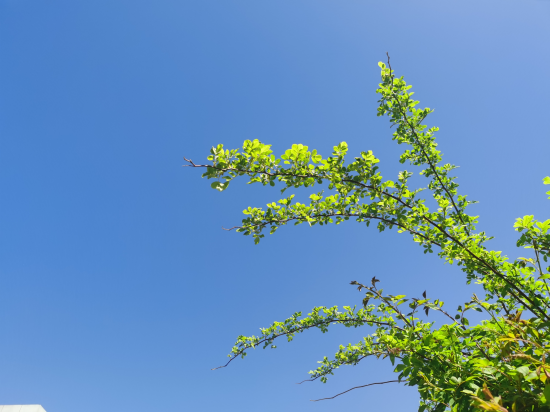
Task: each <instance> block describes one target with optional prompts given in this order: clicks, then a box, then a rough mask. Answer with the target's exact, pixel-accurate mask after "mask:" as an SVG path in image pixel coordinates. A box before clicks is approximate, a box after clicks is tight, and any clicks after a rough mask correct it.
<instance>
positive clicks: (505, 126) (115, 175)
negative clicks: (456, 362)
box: [0, 0, 550, 411]
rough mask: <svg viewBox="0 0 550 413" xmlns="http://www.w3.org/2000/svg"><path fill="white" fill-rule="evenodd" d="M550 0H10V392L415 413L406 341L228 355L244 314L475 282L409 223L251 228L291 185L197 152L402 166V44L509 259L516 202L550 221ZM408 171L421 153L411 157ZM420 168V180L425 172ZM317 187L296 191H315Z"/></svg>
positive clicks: (4, 117) (4, 190)
mask: <svg viewBox="0 0 550 413" xmlns="http://www.w3.org/2000/svg"><path fill="white" fill-rule="evenodd" d="M549 21H550V1H548V0H539V1H531V0H523V1H508V0H492V1H489V0H487V1H467V0H463V1H436V0H430V1H428V0H426V1H404V0H401V1H394V0H391V1H385V2H382V1H368V0H361V1H357V0H346V1H326V0H299V1H296V0H295V1H289V0H286V1H285V0H280V1H254V0H248V1H237V0H219V1H214V0H196V1H190V0H189V1H183V0H180V1H169V0H163V1H138V0H131V1H130V0H128V1H120V0H94V1H74V0H68V1H59V0H50V1H47V2H45V1H26V0H0V75H1V82H0V137H1V138H0V139H1V140H0V194H1V196H0V280H1V282H0V295H1V299H0V354H1V356H0V404H34V403H36V404H42V405H43V406H44V408H45V409H46V410H50V411H55V410H57V411H63V410H69V411H125V410H126V411H127V410H131V411H147V410H157V411H178V410H195V411H208V410H225V411H251V410H270V411H272V410H279V411H311V410H316V411H333V410H338V411H357V410H376V411H385V410H416V408H417V405H418V404H417V403H418V401H417V400H418V397H417V392H416V390H415V389H414V388H409V387H403V386H402V385H400V384H388V385H385V386H375V387H368V388H364V389H358V390H355V391H353V392H350V393H348V394H346V395H344V396H340V397H338V398H336V399H334V400H329V401H323V402H317V403H313V402H311V401H310V399H316V398H320V397H327V396H332V395H334V394H336V393H339V392H341V391H344V390H346V389H348V388H350V387H353V386H358V385H362V384H367V383H370V382H374V381H383V380H391V379H393V378H395V375H394V374H393V373H392V368H391V365H390V363H389V362H388V361H387V360H384V361H382V360H370V359H367V360H365V361H364V362H362V363H361V364H360V365H358V366H356V367H344V368H341V369H340V370H339V371H337V372H336V374H335V376H333V377H330V378H329V380H328V383H327V384H322V383H318V382H314V383H304V384H302V385H296V384H295V383H296V382H298V381H301V380H304V379H306V378H308V374H307V372H308V371H309V370H310V369H314V368H316V366H317V364H316V362H317V360H321V359H322V358H323V356H325V355H326V356H329V357H331V356H332V355H333V354H334V353H335V352H336V351H337V349H338V345H339V344H347V343H348V342H358V341H359V340H360V339H361V337H363V336H364V335H366V334H367V333H368V331H369V330H368V328H366V329H356V330H346V329H345V328H343V327H338V326H335V327H334V328H332V329H331V331H329V333H328V334H324V335H323V334H321V333H320V332H319V331H311V332H308V333H307V334H302V335H299V336H297V337H296V339H295V341H294V342H292V343H290V344H288V343H286V341H284V340H283V341H281V342H280V343H278V345H279V346H278V348H277V349H276V350H265V351H263V350H259V349H258V350H255V351H250V352H249V356H248V357H247V358H246V359H244V360H236V361H235V362H233V363H232V364H231V365H230V367H228V368H226V369H221V370H217V371H211V370H210V369H211V368H212V367H216V366H219V365H220V364H223V363H225V361H226V360H227V358H226V355H227V354H228V352H229V350H230V349H231V346H232V345H233V343H234V340H235V339H236V337H237V336H238V335H240V334H246V335H251V334H258V333H259V330H258V328H260V327H266V326H268V325H269V324H270V323H271V322H273V321H275V320H278V321H281V320H283V319H284V318H286V317H288V316H290V315H291V314H292V313H293V312H295V311H303V312H304V313H307V312H308V310H310V309H311V308H312V307H314V306H317V305H327V306H332V305H356V304H357V305H360V303H361V299H362V295H361V294H360V293H358V292H357V291H356V290H355V289H353V288H352V287H351V286H349V282H350V281H351V280H354V279H356V280H359V281H363V282H365V281H366V280H369V279H370V277H372V276H373V275H376V277H377V278H379V279H380V280H381V283H380V286H382V287H383V288H384V289H385V291H387V292H389V293H393V294H407V295H413V296H414V295H418V294H421V292H422V291H423V290H424V289H427V290H428V296H430V297H432V298H440V299H443V300H444V301H445V302H446V303H447V304H446V305H447V306H448V308H449V309H450V311H452V310H454V309H455V308H456V306H457V305H458V304H461V303H463V302H465V301H468V300H469V297H470V296H471V293H472V292H473V291H474V290H475V287H474V286H468V285H466V283H465V278H464V277H463V275H462V273H461V272H460V270H459V269H458V268H453V267H450V266H448V265H444V264H443V262H442V261H441V260H439V259H438V257H437V256H436V255H435V254H431V255H424V254H423V253H422V249H421V248H419V247H417V246H416V245H414V243H413V242H412V239H411V237H410V236H409V235H406V234H397V233H396V232H394V231H390V232H385V233H382V234H379V233H378V232H377V230H376V229H374V228H369V229H367V228H366V227H365V226H364V225H360V224H356V223H353V222H347V223H345V224H343V225H340V226H337V227H336V226H333V227H314V228H309V227H307V226H298V227H294V226H288V227H283V228H281V229H280V230H279V231H278V232H277V234H275V235H274V236H266V238H264V239H263V241H262V242H261V243H260V244H259V245H257V246H255V245H254V243H253V240H252V239H251V238H248V237H244V236H243V235H241V234H237V233H234V232H225V231H223V230H222V229H221V227H222V226H225V227H228V226H233V225H238V224H239V223H240V220H241V218H242V213H241V211H242V210H243V209H244V208H246V207H248V206H265V204H266V203H267V202H271V201H276V200H278V199H280V193H279V191H278V189H277V188H270V187H262V186H257V185H256V186H255V185H245V182H244V181H234V182H232V183H231V185H230V186H229V189H228V190H227V191H226V192H223V193H218V192H217V191H215V190H212V189H211V188H210V185H209V184H210V182H208V181H205V180H203V179H201V178H200V174H201V171H198V170H192V169H189V168H185V169H184V168H182V167H181V165H182V164H183V163H184V162H183V159H182V158H183V156H186V157H189V158H192V159H193V160H194V161H197V162H199V161H201V162H202V161H205V158H206V156H207V155H208V151H209V148H210V147H211V146H212V145H216V144H218V143H224V144H225V145H226V146H227V147H232V148H237V147H239V146H240V145H242V142H243V140H245V139H260V140H262V141H263V142H265V143H271V144H273V149H274V151H275V153H277V154H281V153H282V152H284V150H285V149H287V148H288V147H290V145H292V144H293V143H302V144H304V145H308V146H310V147H311V148H316V149H318V150H319V151H320V152H321V153H322V154H324V155H325V156H326V155H328V153H329V152H330V151H331V149H332V146H333V145H335V144H337V143H338V142H340V141H347V142H348V144H349V146H350V152H349V153H350V156H351V157H353V156H355V155H357V154H358V153H359V152H360V151H362V150H373V151H374V154H375V155H376V156H377V157H378V158H380V159H381V163H380V166H381V169H382V173H383V175H384V176H385V177H386V178H388V179H394V178H395V176H396V174H397V172H398V171H399V170H401V169H403V165H400V164H399V163H398V161H397V160H398V157H399V154H400V151H401V150H403V149H404V148H403V147H400V146H398V145H396V144H395V142H393V141H392V140H391V133H392V130H390V129H389V121H388V119H387V118H377V117H376V107H377V99H378V95H376V94H375V89H376V87H377V84H378V83H379V81H380V78H379V75H380V71H379V68H378V66H377V62H378V61H380V60H385V53H386V51H388V52H390V54H391V56H392V65H393V67H394V69H395V70H396V73H397V74H398V75H404V76H405V79H406V80H407V81H408V82H409V83H411V84H412V85H413V90H415V91H416V95H415V96H416V97H417V99H418V100H420V102H421V106H429V107H431V108H435V109H436V111H435V113H434V114H433V115H431V116H430V117H429V118H428V120H427V123H428V124H430V125H437V126H439V127H440V128H441V130H440V132H439V134H438V141H439V144H440V149H441V150H442V151H443V152H444V154H445V158H444V159H445V161H447V162H451V163H454V164H457V165H460V166H461V168H460V169H458V170H457V175H458V176H459V179H458V182H459V183H460V184H461V191H463V193H465V194H468V195H469V196H470V198H472V199H476V200H478V201H480V203H479V204H478V205H476V206H473V207H472V209H471V212H472V213H475V214H479V215H480V216H481V218H480V225H479V228H480V229H483V230H485V231H487V233H488V234H490V235H493V236H495V240H493V241H491V243H490V246H491V247H492V248H494V249H496V250H502V251H505V252H506V253H507V254H509V255H511V256H514V257H515V256H518V255H523V256H525V254H526V253H527V252H523V251H518V250H517V249H516V247H515V240H516V233H515V232H514V231H513V222H514V220H515V218H517V217H519V216H523V215H527V214H535V215H536V216H537V217H538V218H539V219H546V218H549V217H550V201H548V200H546V195H545V192H546V191H547V190H548V189H547V188H545V187H544V186H543V185H542V178H543V177H544V176H548V175H550V161H549V159H550V157H549V153H550V128H549V127H548V119H549V115H548V112H549V101H550V99H549V97H550V77H549V75H550V41H549V40H550V24H548V22H549ZM407 168H408V169H411V168H410V167H407ZM416 182H418V183H419V185H425V184H424V182H423V181H422V179H418V180H416ZM307 194H308V192H307V191H306V192H300V193H299V194H298V196H304V197H305V196H306V195H307Z"/></svg>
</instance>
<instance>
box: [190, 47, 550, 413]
mask: <svg viewBox="0 0 550 413" xmlns="http://www.w3.org/2000/svg"><path fill="white" fill-rule="evenodd" d="M379 66H380V68H381V76H382V82H381V83H380V84H379V88H378V89H377V93H378V94H380V100H379V107H378V116H388V117H389V118H390V121H391V124H392V126H394V127H395V132H394V133H393V140H395V141H397V143H398V144H405V145H406V148H407V149H406V150H405V151H404V152H403V154H402V155H401V158H400V162H401V163H410V164H412V165H416V166H419V167H420V168H421V169H422V171H421V172H420V174H421V175H423V176H425V177H426V179H427V180H428V185H427V188H418V189H412V188H410V187H409V185H408V180H409V178H410V177H411V176H412V175H413V174H412V172H409V171H406V170H404V171H402V172H400V173H399V174H398V176H397V179H396V180H394V181H392V180H385V179H383V178H382V175H381V174H380V171H379V167H378V166H377V163H378V162H379V160H378V159H377V158H376V157H375V156H374V154H373V153H372V152H371V151H368V152H361V153H360V156H358V157H356V158H354V159H353V160H352V161H351V162H348V163H346V155H347V152H348V145H347V144H346V142H341V143H340V144H338V145H337V146H335V147H334V151H333V152H332V154H331V156H329V157H326V158H323V157H322V156H321V154H319V153H317V151H316V150H310V149H309V148H308V147H307V146H304V145H301V144H296V145H292V148H290V149H288V150H287V151H286V152H285V153H284V154H283V155H282V156H281V157H280V158H277V157H275V156H274V155H273V153H272V150H271V145H266V144H263V143H262V142H260V141H258V140H253V141H250V140H247V141H245V142H244V145H243V147H242V149H232V150H228V149H224V147H223V145H218V146H216V147H213V148H212V149H211V154H210V156H209V157H208V160H209V161H210V163H209V164H207V165H198V164H195V163H194V162H192V161H191V160H188V159H186V161H187V162H188V165H185V166H190V167H199V168H206V172H205V173H204V174H203V177H206V178H208V179H214V182H213V183H212V185H211V186H212V188H214V189H217V190H219V191H223V190H225V189H226V188H227V187H228V185H229V183H230V182H231V180H233V179H235V178H237V177H239V176H247V177H248V178H249V182H250V183H253V182H258V183H261V184H263V185H271V186H274V185H275V184H276V182H279V183H280V184H282V185H283V186H284V188H283V189H282V192H283V193H284V192H285V191H286V190H287V189H289V188H299V187H314V186H315V185H320V184H325V188H326V186H327V185H328V191H327V192H328V194H326V193H325V191H323V190H320V191H318V192H314V193H312V194H311V195H310V197H309V198H310V203H309V204H302V203H299V202H294V201H293V197H294V196H293V195H290V196H288V197H286V198H283V199H281V200H279V201H278V202H273V203H270V204H268V205H267V209H262V208H252V207H250V208H248V209H247V210H245V211H243V212H244V214H245V215H246V217H245V219H243V221H242V225H241V226H239V227H234V228H232V229H236V231H237V232H242V233H243V234H244V235H249V236H252V237H253V238H254V241H255V242H256V243H258V242H260V240H261V238H263V237H264V234H265V232H267V231H269V233H271V234H273V233H274V232H275V231H276V230H277V229H279V228H280V227H281V226H283V225H287V224H289V223H294V224H302V223H307V224H309V225H310V226H312V225H329V224H339V223H341V222H343V221H347V220H349V219H354V220H356V221H357V222H359V223H364V224H366V225H367V226H369V225H370V224H373V225H376V227H377V228H378V230H379V231H384V230H386V229H395V230H397V232H400V233H408V234H410V235H411V236H412V239H413V240H414V242H416V243H417V244H418V245H419V246H420V247H421V248H422V249H423V251H424V253H432V252H435V253H437V255H438V256H439V257H440V258H442V259H443V260H445V262H447V263H449V264H454V265H458V266H459V267H461V269H462V271H463V272H464V274H465V276H466V280H467V282H468V283H472V282H474V283H477V284H480V285H481V286H482V287H483V289H484V292H485V293H484V294H485V296H484V297H478V296H476V295H475V294H474V295H473V296H472V298H471V300H470V301H469V302H467V303H465V304H464V305H462V306H459V307H458V309H457V310H456V311H451V310H448V309H446V308H445V306H444V303H443V301H441V300H439V299H431V298H429V297H427V295H426V292H424V294H423V296H422V297H419V298H407V297H406V296H405V295H391V294H387V293H385V292H384V291H383V290H382V289H381V288H379V287H378V286H377V284H378V282H379V280H377V279H376V278H372V280H370V281H369V282H365V281H355V280H354V281H352V282H351V284H352V285H354V286H356V287H357V289H358V290H359V291H360V292H362V293H364V294H365V296H364V299H363V305H362V307H361V308H360V309H357V308H355V307H354V308H351V307H344V308H343V309H342V310H339V309H338V308H337V307H331V308H327V307H316V308H314V309H313V310H312V311H311V313H309V314H308V315H307V316H305V317H302V314H301V313H299V312H297V313H295V314H293V315H292V316H291V317H289V318H288V319H286V320H285V321H283V322H275V323H273V324H272V325H270V326H269V327H267V328H263V329H261V334H260V335H259V336H248V337H247V336H239V337H238V339H237V342H236V343H235V345H234V347H233V348H232V350H231V354H229V357H230V360H229V362H228V363H227V364H229V363H230V362H231V361H232V360H234V359H235V358H237V357H244V356H246V354H247V353H246V352H247V350H248V349H250V348H254V347H256V346H263V347H264V348H265V347H268V346H271V347H275V346H274V345H273V343H274V341H275V340H276V339H277V338H279V337H281V336H285V337H286V338H287V340H288V341H291V340H292V339H293V338H294V337H295V335H296V334H299V333H303V332H306V331H307V330H309V329H311V328H318V329H321V330H322V331H323V332H326V331H327V330H328V329H329V328H330V326H331V325H334V324H339V325H343V326H345V327H360V326H364V325H368V326H370V327H374V329H375V331H374V333H372V334H370V335H368V336H367V337H365V338H364V339H363V340H362V341H361V342H359V343H357V344H348V345H347V346H343V345H342V346H340V349H339V350H338V352H337V353H336V354H335V356H334V358H332V359H329V358H327V357H325V358H324V360H322V361H321V362H320V367H319V368H317V369H316V370H313V371H311V372H310V374H311V380H317V379H319V380H320V381H322V382H326V380H327V377H328V376H329V375H331V374H333V373H334V370H335V369H337V368H338V367H340V366H342V365H355V364H357V363H359V362H360V361H361V360H363V359H364V358H366V357H371V356H374V357H376V358H384V359H385V358H387V359H389V361H390V362H391V363H392V364H393V365H394V366H395V373H396V376H397V377H396V380H395V381H400V382H403V383H406V384H408V385H410V386H417V388H418V391H419V393H420V408H419V411H444V410H451V411H471V410H481V411H503V412H505V411H548V409H549V408H550V362H549V361H548V360H547V359H548V356H549V354H550V343H549V337H550V336H549V328H550V316H549V314H548V308H549V307H550V287H549V286H548V278H550V267H546V268H545V265H547V264H546V263H547V262H548V258H549V255H550V219H549V220H546V221H544V222H543V221H538V220H536V219H535V218H534V217H533V216H530V215H528V216H525V217H523V218H518V219H517V221H516V223H515V224H514V228H515V230H516V231H517V232H518V234H519V239H518V241H517V246H518V247H524V248H527V249H529V250H531V254H527V255H530V256H531V258H525V257H519V258H517V259H515V260H510V259H509V258H508V257H506V256H505V255H503V254H502V253H501V252H500V251H492V250H490V249H488V248H486V247H485V243H486V242H487V241H488V240H490V239H491V237H490V236H488V235H486V234H485V233H484V232H482V231H477V230H476V224H477V222H478V217H477V216H472V215H469V214H468V212H467V209H468V206H469V205H471V204H473V203H474V201H471V200H468V199H467V197H466V195H462V194H461V193H460V192H459V186H458V184H457V182H456V181H455V177H453V176H451V175H450V174H451V171H452V170H453V169H455V168H456V166H455V165H452V164H449V163H444V162H443V160H442V157H441V152H440V151H439V150H438V149H437V143H436V142H435V133H436V132H437V131H438V128H437V127H428V126H426V125H425V120H426V118H427V116H428V115H429V114H430V113H431V112H432V110H431V109H429V108H424V109H420V108H417V104H418V103H419V102H418V101H416V100H414V98H413V92H411V91H410V89H411V86H410V85H407V84H406V82H405V81H404V80H403V77H400V78H398V77H396V76H395V75H394V72H393V70H392V69H391V66H390V62H389V58H388V62H387V64H384V63H379ZM544 183H545V184H550V177H546V178H544ZM426 192H427V193H429V194H430V196H432V197H433V199H434V200H435V202H436V203H437V209H436V210H430V209H429V208H428V206H427V205H426V201H425V199H423V198H422V196H421V193H426ZM548 194H550V192H548ZM430 311H431V312H435V311H437V312H440V313H442V314H443V315H444V316H445V317H446V319H447V320H448V323H447V324H444V325H442V326H441V327H439V328H436V327H435V326H434V322H433V321H430ZM469 311H478V312H482V313H484V314H485V315H486V317H485V320H484V321H482V322H480V323H479V324H477V325H470V323H469V321H468V318H467V316H468V312H469ZM227 364H226V365H227ZM223 367H225V366H223ZM372 384H381V383H372ZM359 387H364V386H359Z"/></svg>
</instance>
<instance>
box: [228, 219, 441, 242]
mask: <svg viewBox="0 0 550 413" xmlns="http://www.w3.org/2000/svg"><path fill="white" fill-rule="evenodd" d="M308 217H310V218H323V217H361V218H365V219H378V220H380V221H383V222H385V223H387V224H388V225H395V226H397V227H399V228H403V229H404V230H405V231H408V232H410V233H411V234H415V235H418V236H419V237H422V238H424V239H425V240H426V241H428V242H430V243H432V244H435V245H437V246H438V247H441V244H439V243H438V242H436V241H433V240H431V239H429V238H428V237H426V236H425V235H424V234H421V233H419V232H416V231H414V230H412V229H409V228H407V227H405V226H404V225H402V224H400V223H398V222H395V221H391V220H389V219H386V218H382V217H376V216H364V215H361V214H338V213H335V214H318V215H308ZM294 220H302V221H304V222H307V221H305V220H304V218H302V217H293V218H288V219H281V220H272V221H266V222H264V223H261V224H256V225H251V227H252V228H257V227H265V226H266V225H270V224H286V223H287V222H290V221H294ZM235 228H237V229H240V228H244V227H239V226H234V227H231V228H223V227H222V229H224V230H225V231H231V230H233V229H235Z"/></svg>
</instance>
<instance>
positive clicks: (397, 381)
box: [312, 380, 401, 402]
mask: <svg viewBox="0 0 550 413" xmlns="http://www.w3.org/2000/svg"><path fill="white" fill-rule="evenodd" d="M400 381H401V380H388V381H382V382H379V383H370V384H364V385H363V386H357V387H352V388H351V389H349V390H346V391H343V392H342V393H338V394H337V395H336V396H332V397H325V398H324V399H317V400H312V402H318V401H321V400H329V399H334V398H335V397H338V396H341V395H342V394H345V393H347V392H349V391H352V390H355V389H360V388H361V387H368V386H374V385H375V384H386V383H399V382H400Z"/></svg>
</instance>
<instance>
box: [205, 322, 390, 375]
mask: <svg viewBox="0 0 550 413" xmlns="http://www.w3.org/2000/svg"><path fill="white" fill-rule="evenodd" d="M348 321H357V322H362V323H373V324H377V325H384V326H391V325H390V324H389V323H383V322H380V321H374V320H364V319H363V320H360V319H353V318H351V319H350V318H344V319H340V318H332V319H330V320H323V321H321V322H319V323H315V324H312V325H310V326H306V327H299V328H296V329H294V330H291V331H286V332H284V333H280V334H275V335H273V336H271V337H266V338H264V339H263V340H260V341H258V342H257V343H256V344H254V345H248V346H245V347H244V348H243V349H241V350H240V351H239V352H238V353H236V354H235V355H234V356H233V357H231V358H230V359H229V361H228V362H227V363H225V364H224V365H223V366H219V367H215V368H213V369H210V370H218V369H222V368H224V367H227V365H228V364H229V363H231V362H232V361H233V360H235V359H236V358H237V357H239V356H240V355H241V354H243V353H244V351H245V350H247V349H249V348H252V347H256V346H258V345H260V344H262V343H265V342H266V341H273V340H275V339H276V338H279V337H281V336H286V335H288V334H294V333H298V332H302V331H303V330H308V329H310V328H313V327H318V326H320V325H323V324H330V323H345V322H348ZM393 327H395V328H398V329H400V327H399V326H393Z"/></svg>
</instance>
